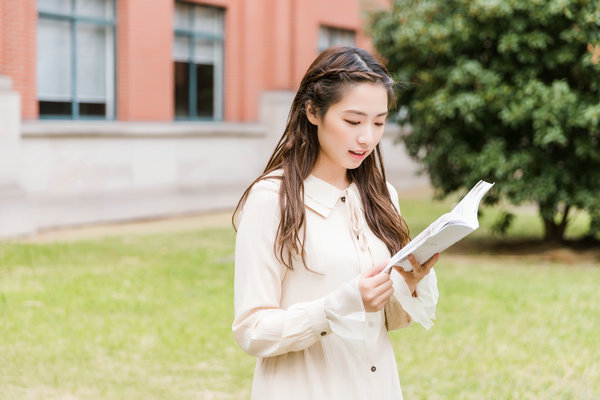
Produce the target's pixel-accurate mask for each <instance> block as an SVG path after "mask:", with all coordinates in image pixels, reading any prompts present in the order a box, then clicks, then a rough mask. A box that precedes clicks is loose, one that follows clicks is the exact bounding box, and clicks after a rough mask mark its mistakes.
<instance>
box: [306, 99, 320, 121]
mask: <svg viewBox="0 0 600 400" xmlns="http://www.w3.org/2000/svg"><path fill="white" fill-rule="evenodd" d="M304 109H305V110H306V118H308V121H309V122H310V123H311V124H313V125H318V123H319V113H318V111H317V109H316V108H315V107H314V106H313V104H312V102H311V101H310V100H307V101H306V104H304Z"/></svg>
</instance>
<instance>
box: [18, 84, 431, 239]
mask: <svg viewBox="0 0 600 400" xmlns="http://www.w3.org/2000/svg"><path fill="white" fill-rule="evenodd" d="M293 94H294V93H293V92H282V91H278V92H267V93H263V96H262V100H261V102H260V108H261V113H260V114H261V116H262V117H261V118H262V121H261V122H259V123H255V124H248V123H246V124H238V123H173V122H165V123H142V122H73V121H68V122H58V121H43V122H42V121H37V122H26V123H23V124H22V128H21V132H22V139H21V143H20V165H19V166H18V168H16V171H18V175H17V180H18V182H19V185H20V187H21V188H22V189H23V191H24V192H25V193H26V195H27V198H28V207H29V210H30V213H29V214H30V216H31V219H32V220H33V225H34V229H35V230H46V229H51V228H57V227H63V226H74V225H86V224H94V223H102V222H110V221H127V220H134V219H148V218H157V217H162V216H171V215H181V214H186V213H193V212H207V211H213V210H230V209H232V208H233V207H234V206H235V204H236V203H237V201H238V200H239V197H240V196H241V194H242V192H243V190H244V189H245V188H246V187H247V186H248V185H249V184H250V183H251V182H252V180H253V179H255V178H256V177H257V176H258V175H259V174H260V172H261V171H262V170H263V168H264V165H265V164H266V162H267V159H268V157H269V155H270V154H271V152H272V151H273V148H274V146H275V143H276V141H277V139H278V138H279V137H280V135H281V133H282V132H283V129H284V125H285V122H286V118H287V113H288V110H289V106H290V104H291V100H292V98H293ZM398 134H399V132H398V129H397V127H395V126H394V125H392V124H390V125H388V127H387V128H386V133H385V136H384V139H383V141H382V150H383V154H384V160H385V163H386V171H387V174H388V180H389V181H390V182H392V184H394V185H395V186H396V187H397V188H398V189H399V190H405V189H410V188H415V187H419V186H427V181H426V179H424V178H419V177H416V175H415V171H416V169H417V166H416V165H415V164H414V163H413V162H412V161H411V160H409V159H408V158H407V156H406V153H405V151H404V148H403V146H402V145H401V144H396V143H395V139H396V138H397V136H398Z"/></svg>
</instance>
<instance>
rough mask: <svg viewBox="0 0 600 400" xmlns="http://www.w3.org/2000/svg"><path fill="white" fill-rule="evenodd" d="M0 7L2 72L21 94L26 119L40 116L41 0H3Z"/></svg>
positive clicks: (0, 0)
mask: <svg viewBox="0 0 600 400" xmlns="http://www.w3.org/2000/svg"><path fill="white" fill-rule="evenodd" d="M0 9H1V11H0V19H1V21H0V50H1V52H0V54H1V56H0V72H1V73H2V74H4V75H8V76H10V77H11V79H12V84H13V90H16V91H18V92H19V93H20V94H21V115H22V116H23V119H36V118H37V117H38V109H37V99H36V97H37V96H36V83H35V80H36V53H37V48H36V34H37V1H36V0H18V1H15V0H0Z"/></svg>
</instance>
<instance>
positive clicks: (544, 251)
mask: <svg viewBox="0 0 600 400" xmlns="http://www.w3.org/2000/svg"><path fill="white" fill-rule="evenodd" d="M447 251H448V253H450V254H456V255H459V254H460V255H484V256H515V257H527V258H529V257H531V258H539V259H542V260H544V261H550V262H560V263H565V264H580V263H598V267H600V240H598V239H596V238H589V237H586V238H583V239H578V240H565V241H562V242H548V241H544V240H542V239H538V238H527V239H524V238H519V239H516V238H506V239H503V238H489V237H485V238H480V237H477V238H468V239H465V240H462V241H460V242H459V243H456V244H455V245H454V246H452V247H450V248H449V249H448V250H447Z"/></svg>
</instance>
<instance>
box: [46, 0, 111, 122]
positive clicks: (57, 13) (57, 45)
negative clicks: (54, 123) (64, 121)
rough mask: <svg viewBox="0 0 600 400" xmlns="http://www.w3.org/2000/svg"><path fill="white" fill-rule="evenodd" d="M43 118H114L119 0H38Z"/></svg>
mask: <svg viewBox="0 0 600 400" xmlns="http://www.w3.org/2000/svg"><path fill="white" fill-rule="evenodd" d="M38 12H39V13H38V15H39V20H38V31H37V95H38V104H39V115H40V118H70V119H82V118H114V109H115V106H114V98H115V89H114V88H115V59H114V54H115V50H114V48H115V44H114V30H115V5H114V0H38Z"/></svg>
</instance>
